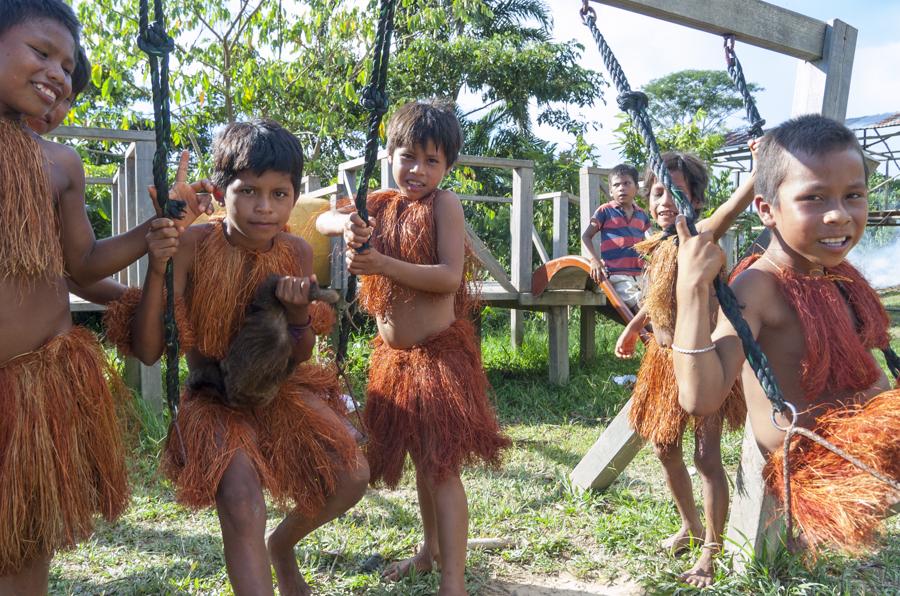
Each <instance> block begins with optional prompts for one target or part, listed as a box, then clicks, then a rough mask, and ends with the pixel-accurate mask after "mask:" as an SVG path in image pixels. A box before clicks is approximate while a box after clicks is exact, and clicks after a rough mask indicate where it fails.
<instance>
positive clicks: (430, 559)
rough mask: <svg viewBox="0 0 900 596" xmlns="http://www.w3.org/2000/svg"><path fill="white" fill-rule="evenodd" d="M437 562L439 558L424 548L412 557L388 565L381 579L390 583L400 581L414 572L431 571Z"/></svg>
mask: <svg viewBox="0 0 900 596" xmlns="http://www.w3.org/2000/svg"><path fill="white" fill-rule="evenodd" d="M436 561H437V557H436V556H435V555H432V554H431V551H429V550H428V549H426V548H425V547H422V548H420V549H419V550H418V552H416V554H415V555H413V556H412V557H410V558H408V559H403V560H402V561H396V562H394V563H391V564H390V565H388V566H387V569H385V570H384V571H383V572H382V574H381V577H382V578H383V579H385V580H387V581H389V582H396V581H400V580H401V579H403V578H404V577H406V576H407V575H410V574H411V573H412V572H413V570H415V572H416V573H426V572H428V571H431V570H432V569H433V568H434V564H435V562H436Z"/></svg>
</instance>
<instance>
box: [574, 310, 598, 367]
mask: <svg viewBox="0 0 900 596" xmlns="http://www.w3.org/2000/svg"><path fill="white" fill-rule="evenodd" d="M580 319H581V320H580V321H579V334H578V344H579V347H580V351H579V354H580V359H581V363H582V364H590V363H591V362H593V361H594V358H595V357H596V356H597V307H596V306H582V307H581V317H580Z"/></svg>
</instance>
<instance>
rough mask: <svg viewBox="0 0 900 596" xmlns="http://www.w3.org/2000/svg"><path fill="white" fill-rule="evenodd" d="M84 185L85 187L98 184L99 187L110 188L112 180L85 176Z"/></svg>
mask: <svg viewBox="0 0 900 596" xmlns="http://www.w3.org/2000/svg"><path fill="white" fill-rule="evenodd" d="M84 183H85V185H88V184H100V185H103V186H112V185H113V179H112V178H107V177H102V176H85V177H84Z"/></svg>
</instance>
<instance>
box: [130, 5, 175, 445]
mask: <svg viewBox="0 0 900 596" xmlns="http://www.w3.org/2000/svg"><path fill="white" fill-rule="evenodd" d="M162 2H163V0H154V2H153V11H154V16H155V20H154V22H153V23H152V24H151V23H150V22H149V20H150V19H149V2H148V0H140V16H139V22H140V34H139V36H138V40H137V43H138V47H140V48H141V50H143V51H144V52H145V53H146V54H147V57H148V58H149V62H150V84H151V86H152V89H153V119H154V129H155V132H156V150H155V152H154V153H153V184H154V186H156V197H157V203H158V205H159V208H160V211H161V215H162V216H163V217H168V218H171V219H181V218H182V216H183V214H184V211H185V207H186V205H185V202H184V201H182V200H179V199H172V198H169V180H168V174H167V164H166V160H167V158H168V154H169V149H170V148H171V145H172V140H171V138H172V123H171V114H170V112H169V52H171V51H172V50H173V49H174V48H175V41H174V40H173V39H172V38H171V37H170V36H169V34H168V33H167V32H166V24H165V13H164V12H163V5H162ZM163 325H164V329H165V340H166V402H167V404H168V407H169V413H170V414H171V418H172V424H173V425H174V427H175V431H176V433H177V434H178V439H179V441H180V442H181V449H182V453H184V440H183V439H182V438H181V429H180V428H179V427H178V399H179V390H178V325H177V323H176V321H175V281H174V273H173V269H172V259H169V261H168V262H167V263H166V311H165V317H164V323H163Z"/></svg>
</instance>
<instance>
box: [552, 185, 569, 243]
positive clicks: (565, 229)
mask: <svg viewBox="0 0 900 596" xmlns="http://www.w3.org/2000/svg"><path fill="white" fill-rule="evenodd" d="M552 251H553V258H554V259H558V258H560V257H564V256H566V255H567V254H569V194H568V193H560V196H558V197H555V198H554V199H553V248H552Z"/></svg>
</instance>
